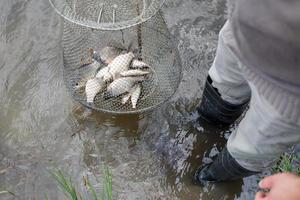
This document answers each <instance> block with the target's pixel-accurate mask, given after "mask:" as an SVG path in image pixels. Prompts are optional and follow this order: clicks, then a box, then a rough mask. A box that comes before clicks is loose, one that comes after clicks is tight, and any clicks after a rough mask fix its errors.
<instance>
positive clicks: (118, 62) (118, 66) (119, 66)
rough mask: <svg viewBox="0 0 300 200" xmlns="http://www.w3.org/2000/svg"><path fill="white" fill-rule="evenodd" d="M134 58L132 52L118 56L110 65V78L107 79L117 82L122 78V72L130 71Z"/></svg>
mask: <svg viewBox="0 0 300 200" xmlns="http://www.w3.org/2000/svg"><path fill="white" fill-rule="evenodd" d="M133 58H134V54H133V53H132V52H129V53H126V54H121V55H119V56H117V57H116V58H115V59H114V60H113V61H112V62H111V63H109V65H108V67H109V73H110V76H109V77H107V78H110V79H113V80H116V79H117V78H118V77H119V76H120V73H121V72H123V71H127V70H128V69H129V65H130V63H131V61H132V59H133Z"/></svg>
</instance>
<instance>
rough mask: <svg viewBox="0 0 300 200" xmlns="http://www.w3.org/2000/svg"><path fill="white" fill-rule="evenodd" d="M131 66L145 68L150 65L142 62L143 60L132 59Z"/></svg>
mask: <svg viewBox="0 0 300 200" xmlns="http://www.w3.org/2000/svg"><path fill="white" fill-rule="evenodd" d="M131 67H132V68H133V69H145V68H149V67H150V66H149V65H148V64H146V63H144V62H143V61H140V60H133V61H132V63H131Z"/></svg>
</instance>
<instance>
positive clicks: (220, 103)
mask: <svg viewBox="0 0 300 200" xmlns="http://www.w3.org/2000/svg"><path fill="white" fill-rule="evenodd" d="M232 38H233V35H232V31H231V25H230V22H226V24H225V25H224V27H223V28H222V30H221V32H220V35H219V43H218V48H217V55H216V57H215V60H214V63H213V65H212V67H211V69H210V70H209V76H208V78H207V81H206V85H205V89H204V93H203V98H202V102H201V105H200V107H199V108H198V112H199V115H200V120H201V119H204V120H205V121H208V122H211V123H213V124H217V125H218V124H220V125H229V124H232V123H233V122H234V121H235V120H236V119H237V118H238V117H239V116H240V115H241V114H242V113H243V111H244V109H245V107H247V104H248V102H249V99H250V95H251V91H250V88H249V86H248V84H247V81H246V79H245V78H244V76H243V74H242V72H241V69H240V68H239V65H238V59H237V58H236V56H235V55H234V53H233V52H232V51H231V49H230V47H229V46H232V45H234V44H232V43H233V39H232Z"/></svg>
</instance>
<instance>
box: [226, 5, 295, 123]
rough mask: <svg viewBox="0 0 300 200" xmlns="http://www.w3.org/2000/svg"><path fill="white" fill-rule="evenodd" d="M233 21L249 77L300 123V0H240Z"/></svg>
mask: <svg viewBox="0 0 300 200" xmlns="http://www.w3.org/2000/svg"><path fill="white" fill-rule="evenodd" d="M231 21H232V25H233V32H234V37H235V40H236V43H237V47H236V48H235V49H234V51H235V52H236V54H237V56H238V57H239V58H240V60H241V61H242V63H244V64H245V65H246V66H247V70H246V71H247V74H248V76H249V78H250V79H252V80H253V81H254V82H255V83H256V85H257V87H258V88H259V91H260V93H261V94H263V95H264V96H265V97H266V98H267V99H268V100H269V101H270V102H271V104H272V105H273V106H275V107H276V108H277V110H278V111H279V112H280V113H281V114H283V115H285V116H286V117H287V118H289V119H291V120H292V121H294V122H296V123H298V124H300V0H238V1H237V4H236V6H235V9H234V12H233V15H232V19H231Z"/></svg>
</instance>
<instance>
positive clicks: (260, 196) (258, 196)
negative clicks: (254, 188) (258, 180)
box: [255, 192, 267, 200]
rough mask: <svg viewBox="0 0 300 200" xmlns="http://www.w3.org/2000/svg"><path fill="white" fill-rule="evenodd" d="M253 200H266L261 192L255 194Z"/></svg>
mask: <svg viewBox="0 0 300 200" xmlns="http://www.w3.org/2000/svg"><path fill="white" fill-rule="evenodd" d="M255 200H267V196H266V194H265V193H263V192H257V193H256V195H255Z"/></svg>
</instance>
